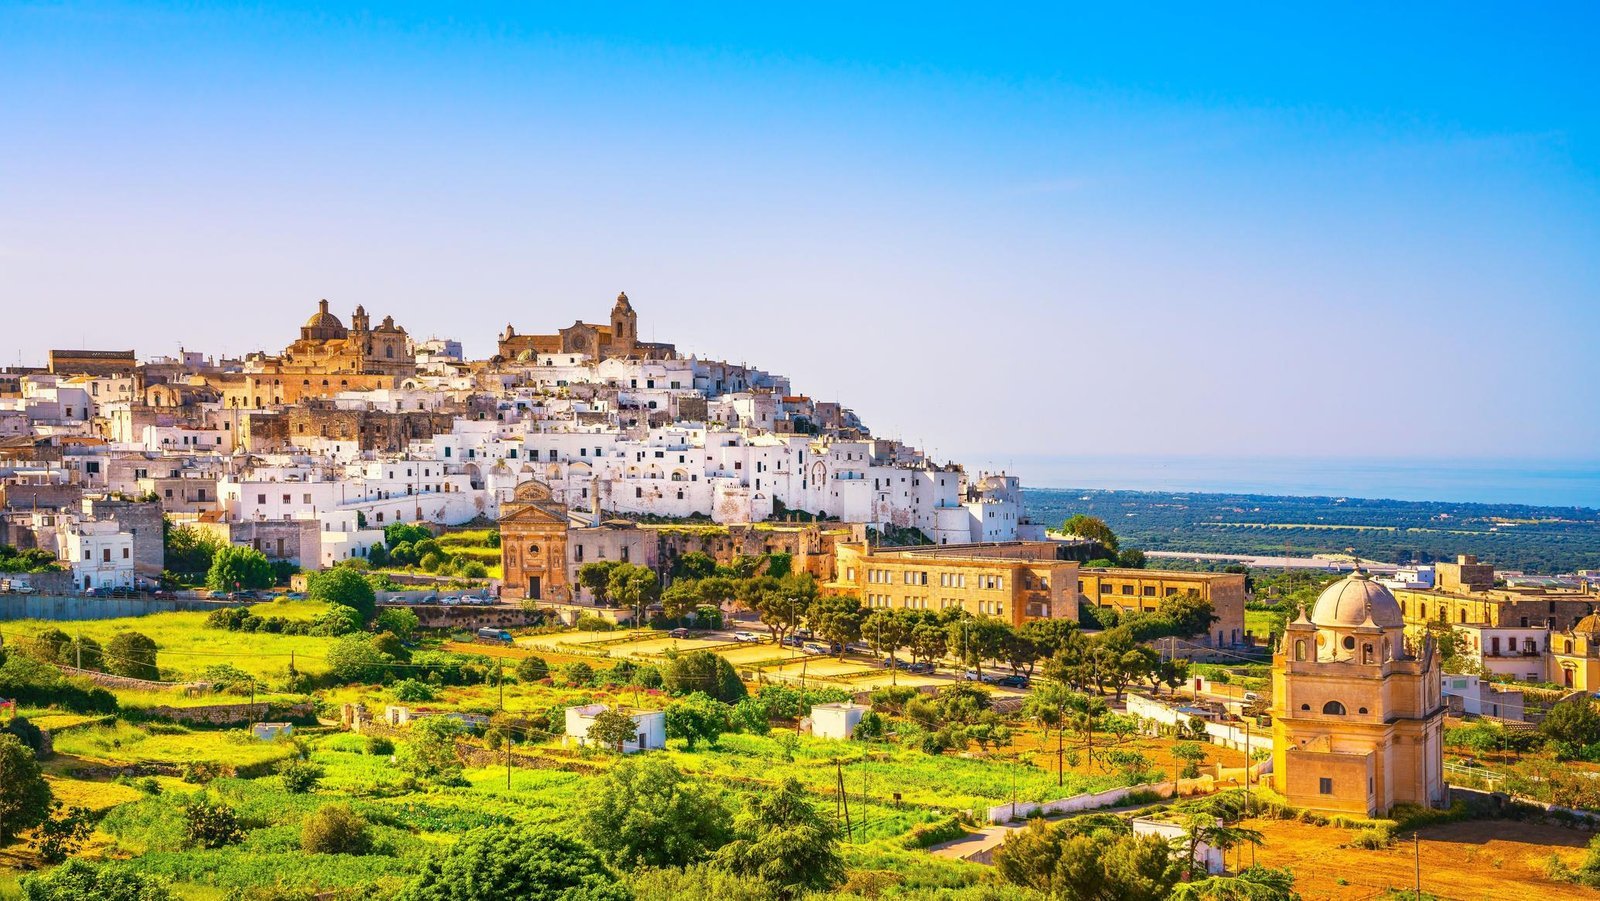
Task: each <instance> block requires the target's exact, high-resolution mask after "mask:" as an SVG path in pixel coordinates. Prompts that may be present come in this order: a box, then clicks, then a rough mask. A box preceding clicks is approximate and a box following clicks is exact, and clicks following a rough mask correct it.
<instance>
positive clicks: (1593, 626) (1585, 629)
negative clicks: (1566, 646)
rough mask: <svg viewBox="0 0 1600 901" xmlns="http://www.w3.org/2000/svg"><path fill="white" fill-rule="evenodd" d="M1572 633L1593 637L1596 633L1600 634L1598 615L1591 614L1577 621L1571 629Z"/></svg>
mask: <svg viewBox="0 0 1600 901" xmlns="http://www.w3.org/2000/svg"><path fill="white" fill-rule="evenodd" d="M1572 631H1573V632H1575V633H1578V634H1582V635H1594V634H1596V633H1600V614H1596V613H1591V614H1589V615H1588V616H1586V617H1584V618H1583V619H1580V620H1578V623H1577V625H1575V626H1573V627H1572Z"/></svg>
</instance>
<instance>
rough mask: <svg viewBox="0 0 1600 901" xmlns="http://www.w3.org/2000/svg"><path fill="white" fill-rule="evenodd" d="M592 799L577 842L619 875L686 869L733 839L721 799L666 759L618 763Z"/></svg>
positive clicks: (601, 782)
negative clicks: (648, 869) (620, 872)
mask: <svg viewBox="0 0 1600 901" xmlns="http://www.w3.org/2000/svg"><path fill="white" fill-rule="evenodd" d="M588 797H589V801H588V803H587V804H586V805H585V807H584V810H583V813H582V815H581V816H580V817H579V820H578V823H579V826H578V833H579V836H580V837H581V838H583V839H584V840H585V841H587V842H588V843H589V844H590V845H592V846H594V848H595V849H596V850H598V851H599V852H600V853H601V854H602V855H604V856H605V858H606V860H607V861H609V862H610V863H611V864H612V865H613V866H616V867H618V868H620V869H624V870H633V869H637V868H639V867H682V866H687V865H689V864H692V863H695V862H698V861H701V860H704V859H705V858H706V857H707V856H708V855H710V854H711V853H712V852H714V851H716V850H717V849H718V848H721V847H722V846H723V845H725V844H727V842H728V840H729V839H730V838H732V829H733V816H732V814H731V813H730V812H729V810H728V808H727V805H726V804H725V803H724V802H723V800H722V796H721V794H720V793H719V792H718V791H717V790H716V789H715V788H714V787H713V786H712V785H711V784H710V783H708V782H705V781H702V780H699V779H691V778H688V777H685V776H684V774H683V773H682V772H680V771H679V770H678V768H677V767H675V766H673V765H672V762H671V761H669V760H667V759H666V758H665V757H659V756H644V757H634V758H630V759H627V760H623V761H621V762H619V763H618V764H617V765H616V766H613V767H612V768H611V771H610V772H609V773H607V774H606V775H605V777H604V778H603V779H601V780H599V784H598V785H596V786H595V787H594V788H593V789H592V790H591V791H590V793H589V795H588Z"/></svg>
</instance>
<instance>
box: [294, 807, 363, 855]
mask: <svg viewBox="0 0 1600 901" xmlns="http://www.w3.org/2000/svg"><path fill="white" fill-rule="evenodd" d="M300 849H301V850H302V851H307V852H310V853H312V854H367V853H369V852H370V851H371V850H372V833H371V831H370V830H368V828H367V821H366V820H364V819H362V818H361V817H360V816H359V815H357V814H356V812H355V811H354V810H352V809H350V805H348V804H328V805H325V806H323V807H320V808H318V809H317V811H316V812H315V813H313V814H312V815H311V816H308V817H306V819H305V822H304V823H303V824H302V825H301V827H300Z"/></svg>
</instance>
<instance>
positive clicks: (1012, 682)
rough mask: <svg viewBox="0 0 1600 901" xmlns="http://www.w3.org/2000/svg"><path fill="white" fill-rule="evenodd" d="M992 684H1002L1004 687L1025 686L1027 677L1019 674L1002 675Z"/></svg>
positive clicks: (1026, 685)
mask: <svg viewBox="0 0 1600 901" xmlns="http://www.w3.org/2000/svg"><path fill="white" fill-rule="evenodd" d="M994 684H996V685H1000V686H1004V687H1006V688H1027V687H1028V677H1027V676H1019V675H1010V676H1002V677H1000V678H999V679H996V680H994Z"/></svg>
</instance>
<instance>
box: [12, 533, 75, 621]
mask: <svg viewBox="0 0 1600 901" xmlns="http://www.w3.org/2000/svg"><path fill="white" fill-rule="evenodd" d="M7 543H9V542H7ZM13 547H15V545H13ZM0 579H14V580H16V581H19V582H25V583H27V585H28V587H29V588H32V589H33V590H34V593H36V594H71V593H72V590H73V588H74V587H75V586H74V585H73V584H72V573H70V572H68V571H66V570H60V571H57V572H48V573H8V572H0ZM5 618H6V617H4V616H0V619H5Z"/></svg>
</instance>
